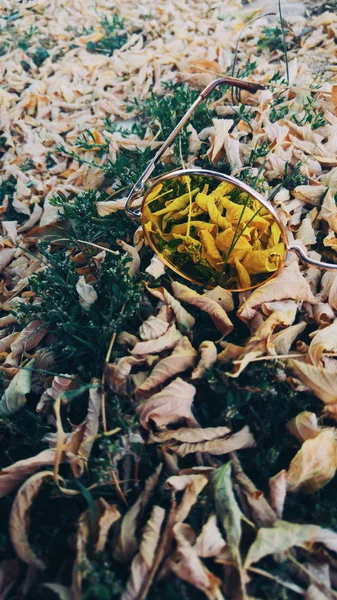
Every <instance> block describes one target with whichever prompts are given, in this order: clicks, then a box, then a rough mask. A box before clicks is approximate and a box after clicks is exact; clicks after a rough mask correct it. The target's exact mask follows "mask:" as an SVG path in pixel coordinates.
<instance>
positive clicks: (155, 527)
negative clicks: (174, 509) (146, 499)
mask: <svg viewBox="0 0 337 600" xmlns="http://www.w3.org/2000/svg"><path fill="white" fill-rule="evenodd" d="M164 518H165V510H164V509H163V508H162V507H161V506H157V505H154V506H153V508H152V512H151V516H150V518H149V520H148V522H147V523H146V525H145V527H144V530H143V534H142V539H141V543H140V548H139V553H138V554H137V555H136V556H135V557H134V559H133V561H132V564H131V576H130V578H129V581H128V582H127V585H126V589H125V591H124V592H123V594H122V596H121V600H139V598H140V596H141V592H142V589H143V585H144V582H145V580H146V578H147V576H148V575H149V573H150V569H151V567H152V565H153V563H154V560H155V556H156V549H157V547H158V544H159V540H160V532H161V526H162V524H163V521H164Z"/></svg>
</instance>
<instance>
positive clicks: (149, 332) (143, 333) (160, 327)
mask: <svg viewBox="0 0 337 600" xmlns="http://www.w3.org/2000/svg"><path fill="white" fill-rule="evenodd" d="M168 326H169V323H168V322H167V321H163V320H162V319H160V318H159V317H158V316H156V317H154V316H153V315H151V317H149V318H148V319H147V320H146V321H144V322H143V323H142V324H141V326H140V328H139V335H140V337H141V339H142V340H143V341H148V340H155V339H157V338H159V337H160V336H162V335H164V333H166V331H167V329H168Z"/></svg>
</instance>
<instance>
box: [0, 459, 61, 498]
mask: <svg viewBox="0 0 337 600" xmlns="http://www.w3.org/2000/svg"><path fill="white" fill-rule="evenodd" d="M54 459H55V449H54V448H52V449H48V450H42V452H40V453H39V454H37V455H36V456H32V457H30V458H25V459H24V460H19V461H17V462H16V463H14V464H12V465H10V466H9V467H5V468H4V469H2V470H1V471H0V498H2V497H3V496H6V494H10V492H12V491H13V490H14V489H15V488H16V487H17V486H18V485H19V484H20V483H21V482H22V480H23V479H25V478H26V477H27V476H28V475H31V474H32V473H34V471H37V470H38V469H40V467H44V466H46V465H52V464H53V463H54Z"/></svg>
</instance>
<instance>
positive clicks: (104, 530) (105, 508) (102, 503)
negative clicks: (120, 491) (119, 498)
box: [95, 498, 121, 554]
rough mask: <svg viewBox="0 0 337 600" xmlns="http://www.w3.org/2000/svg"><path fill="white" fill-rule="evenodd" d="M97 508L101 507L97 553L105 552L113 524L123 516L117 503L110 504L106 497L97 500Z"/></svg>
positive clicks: (98, 522) (96, 544)
mask: <svg viewBox="0 0 337 600" xmlns="http://www.w3.org/2000/svg"><path fill="white" fill-rule="evenodd" d="M96 508H99V511H98V512H99V515H98V520H97V540H96V543H95V553H96V554H97V553H99V552H103V550H104V547H105V544H106V542H107V539H108V534H109V530H110V528H111V526H112V525H113V524H114V523H115V522H116V521H118V520H119V519H120V518H121V513H120V512H119V511H118V510H117V507H116V505H115V504H108V502H107V501H106V500H104V498H98V499H97V500H96Z"/></svg>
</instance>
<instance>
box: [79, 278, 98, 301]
mask: <svg viewBox="0 0 337 600" xmlns="http://www.w3.org/2000/svg"><path fill="white" fill-rule="evenodd" d="M76 291H77V293H78V295H79V301H80V305H81V306H82V308H83V309H84V310H89V309H90V307H91V305H92V304H94V303H95V302H96V300H97V298H98V296H97V292H96V290H95V288H94V287H93V286H92V285H91V284H90V283H86V281H85V277H84V275H81V276H80V278H79V280H78V282H77V284H76Z"/></svg>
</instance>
